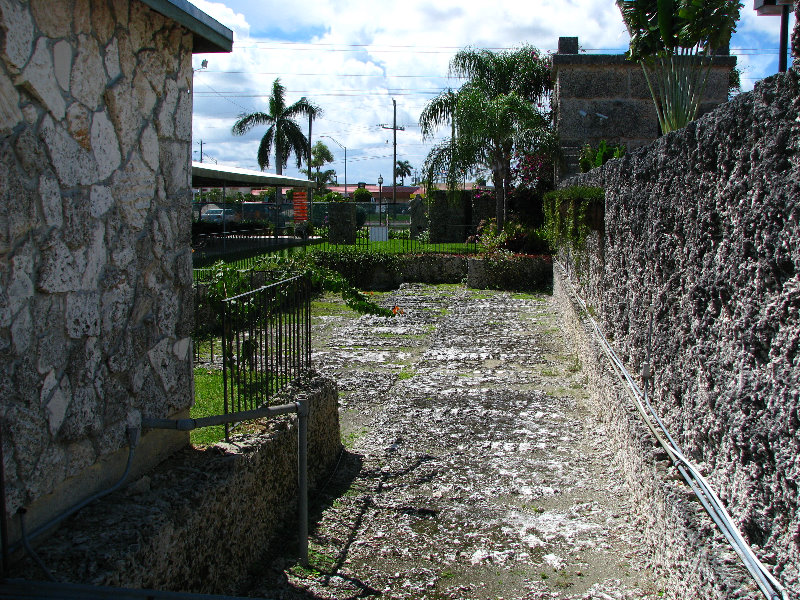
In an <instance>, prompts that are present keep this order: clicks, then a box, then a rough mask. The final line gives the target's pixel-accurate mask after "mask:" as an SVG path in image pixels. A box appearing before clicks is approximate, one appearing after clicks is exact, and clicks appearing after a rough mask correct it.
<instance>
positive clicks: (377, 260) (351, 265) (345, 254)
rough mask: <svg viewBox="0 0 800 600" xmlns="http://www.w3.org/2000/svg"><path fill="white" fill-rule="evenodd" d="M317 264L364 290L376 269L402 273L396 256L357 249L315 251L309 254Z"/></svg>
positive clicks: (344, 248)
mask: <svg viewBox="0 0 800 600" xmlns="http://www.w3.org/2000/svg"><path fill="white" fill-rule="evenodd" d="M309 254H310V255H311V256H312V258H313V261H314V263H315V264H317V265H319V266H322V267H325V268H327V269H330V270H332V271H335V272H337V273H339V274H340V275H342V277H344V278H345V280H346V281H347V282H348V283H349V284H350V285H351V286H353V287H357V288H364V287H366V286H367V285H368V284H369V283H370V281H369V279H370V278H371V276H372V272H373V270H374V269H375V268H376V267H380V268H382V269H384V270H386V272H387V273H390V274H397V273H399V272H400V259H399V258H398V256H397V255H396V254H389V253H387V252H362V251H360V250H358V249H355V248H347V247H343V248H338V249H336V250H314V251H312V252H310V253H309Z"/></svg>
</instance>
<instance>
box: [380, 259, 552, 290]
mask: <svg viewBox="0 0 800 600" xmlns="http://www.w3.org/2000/svg"><path fill="white" fill-rule="evenodd" d="M551 267H552V261H551V260H550V257H549V256H513V257H504V258H503V259H492V258H486V257H466V256H440V255H425V256H409V257H404V258H403V259H402V260H401V265H400V275H399V279H400V281H399V282H398V285H399V283H403V282H407V283H411V282H413V283H433V284H438V283H461V282H463V281H466V284H467V287H471V288H474V289H478V290H489V289H493V290H518V291H532V290H542V289H549V288H550V287H551V286H552V282H553V279H552V277H553V274H552V268H551ZM376 289H378V288H376ZM382 289H385V288H382Z"/></svg>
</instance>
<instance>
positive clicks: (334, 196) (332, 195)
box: [322, 192, 347, 202]
mask: <svg viewBox="0 0 800 600" xmlns="http://www.w3.org/2000/svg"><path fill="white" fill-rule="evenodd" d="M322 201H323V202H346V201H347V198H345V197H344V196H342V195H341V194H340V193H339V192H328V193H327V194H325V195H324V196H323V197H322Z"/></svg>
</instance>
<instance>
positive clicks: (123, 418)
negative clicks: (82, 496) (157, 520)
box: [0, 0, 192, 514]
mask: <svg viewBox="0 0 800 600" xmlns="http://www.w3.org/2000/svg"><path fill="white" fill-rule="evenodd" d="M191 51H192V38H191V35H190V34H189V33H187V32H186V31H185V30H183V29H182V28H181V27H179V26H178V25H177V24H176V23H175V22H173V21H171V20H169V19H166V18H165V17H163V16H161V15H160V14H158V13H155V12H153V11H151V10H150V9H148V8H147V7H146V6H145V5H144V4H142V3H141V2H139V1H138V0H60V1H58V2H52V1H49V0H29V1H24V2H23V1H21V0H0V403H1V404H2V416H3V432H2V433H3V454H4V459H5V472H6V486H7V487H6V494H7V502H8V513H9V514H14V512H15V511H16V509H17V508H18V507H19V506H22V505H26V504H29V503H31V502H32V501H34V500H36V499H37V498H40V497H42V496H43V495H44V494H47V493H49V492H51V491H53V490H54V489H55V487H56V486H58V485H59V484H60V483H61V482H62V481H64V480H65V479H67V478H70V477H71V476H73V475H77V474H79V473H81V472H82V471H83V470H84V469H86V468H87V467H88V466H90V465H92V464H94V463H96V462H97V461H98V460H99V459H100V458H101V457H104V456H106V455H108V454H110V453H112V452H114V451H115V450H118V449H119V448H120V447H122V446H124V445H126V444H127V441H126V424H128V423H131V424H136V423H137V422H138V419H139V416H140V415H143V414H144V415H147V416H167V415H169V414H172V413H175V412H176V411H180V410H182V409H185V408H187V407H188V406H189V405H190V403H191V402H192V384H191V370H190V359H191V357H190V337H189V336H190V333H191V326H192V312H191V306H192V303H191V297H190V294H191V254H190V250H189V247H190V243H189V237H190V231H189V226H190V225H189V224H190V222H191V218H190V199H189V198H190V197H189V180H188V166H189V158H190V144H191V116H192V100H191V95H190V93H189V92H190V91H191V84H192V68H191ZM87 491H91V490H84V492H87Z"/></svg>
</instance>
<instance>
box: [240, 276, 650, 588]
mask: <svg viewBox="0 0 800 600" xmlns="http://www.w3.org/2000/svg"><path fill="white" fill-rule="evenodd" d="M381 301H382V302H383V303H384V304H386V305H387V306H394V305H396V306H398V309H399V310H400V311H401V314H400V315H398V316H397V317H395V318H393V319H392V318H388V319H387V318H381V317H368V316H363V317H358V318H356V317H355V316H354V315H353V314H352V313H349V311H347V310H346V309H345V310H344V311H340V314H339V315H334V316H324V317H318V318H317V319H316V322H315V325H314V329H313V332H314V337H315V340H316V342H315V343H316V344H317V346H316V347H315V353H314V361H315V363H316V364H317V365H318V366H319V369H321V370H322V371H324V372H325V373H326V374H328V375H330V376H331V377H334V378H335V379H336V380H337V381H338V382H339V389H340V396H341V400H340V403H341V423H342V433H343V439H344V441H345V444H346V446H347V451H346V452H345V454H344V455H343V456H342V458H341V460H340V463H339V465H338V470H337V472H336V474H335V475H334V476H333V477H332V479H331V480H330V482H329V483H328V485H327V486H326V487H325V488H324V489H322V490H321V491H320V492H319V494H318V500H317V501H318V503H319V509H318V510H319V513H318V517H317V518H316V520H315V523H314V526H313V528H312V552H311V567H312V568H310V569H301V568H299V567H292V565H293V564H294V561H293V557H292V555H291V554H290V553H286V554H283V553H282V552H281V548H282V546H283V544H282V543H281V544H278V550H277V551H278V557H277V558H275V555H274V554H273V555H272V556H273V562H272V567H271V569H270V570H269V572H266V573H262V574H261V575H260V576H257V577H254V579H253V581H252V582H251V585H250V586H249V588H248V591H247V593H248V594H249V595H253V596H263V597H268V598H278V597H279V598H342V599H343V598H354V597H363V596H371V595H374V596H382V597H387V598H398V599H399V598H408V599H411V598H414V599H423V598H431V599H432V598H437V599H444V598H452V599H471V598H481V599H485V598H493V599H494V598H506V599H511V598H519V599H522V598H525V599H534V598H536V599H538V598H574V599H578V598H616V599H622V598H630V599H633V598H657V597H660V590H659V588H658V585H657V583H656V582H655V581H654V579H653V578H652V576H651V574H650V573H649V571H648V568H647V566H646V563H647V561H646V558H645V556H644V554H643V551H642V546H641V545H640V543H639V539H638V538H639V523H640V520H641V519H642V518H643V516H642V515H640V514H638V513H637V511H636V507H635V506H633V505H632V503H631V497H630V492H629V491H628V490H627V489H626V487H625V485H624V483H623V476H622V467H621V465H620V464H618V463H617V461H616V455H615V450H614V448H613V447H612V446H611V445H609V444H608V443H607V439H606V432H605V427H604V426H603V425H601V424H599V423H598V422H597V421H595V420H594V419H593V418H592V416H591V415H590V414H588V412H587V410H586V408H585V407H584V406H583V403H582V398H583V397H584V395H585V392H584V389H585V385H586V382H585V380H584V379H585V378H584V374H583V371H582V367H581V364H580V363H579V362H576V357H575V356H574V355H569V354H567V353H566V349H565V345H564V340H563V338H562V333H561V329H560V325H559V322H558V317H557V312H556V308H555V307H554V305H553V304H552V302H551V300H550V298H549V297H548V296H530V295H524V296H520V295H516V297H515V296H512V295H511V294H509V293H507V292H479V291H475V290H468V289H466V288H463V287H462V286H438V287H433V286H425V285H419V284H405V285H403V286H402V287H401V289H400V290H398V291H396V292H390V293H388V294H387V295H386V296H384V297H382V300H381ZM334 310H335V308H334Z"/></svg>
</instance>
